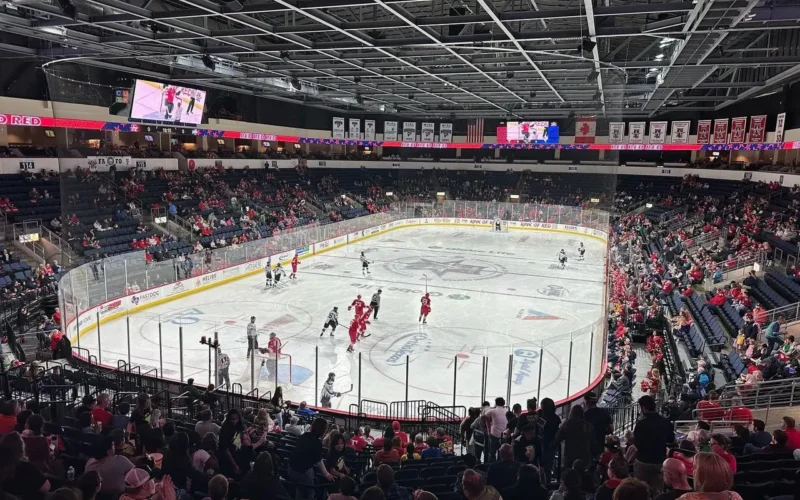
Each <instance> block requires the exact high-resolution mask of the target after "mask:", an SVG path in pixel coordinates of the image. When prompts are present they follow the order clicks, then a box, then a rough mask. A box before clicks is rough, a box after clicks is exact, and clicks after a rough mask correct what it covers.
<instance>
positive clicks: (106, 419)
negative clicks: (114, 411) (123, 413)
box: [92, 392, 113, 429]
mask: <svg viewBox="0 0 800 500" xmlns="http://www.w3.org/2000/svg"><path fill="white" fill-rule="evenodd" d="M108 403H109V398H108V393H105V392H103V393H100V394H98V395H97V405H96V406H95V407H94V408H93V409H92V420H94V421H95V422H97V423H99V424H101V425H102V426H103V429H108V428H110V426H111V419H112V417H113V415H111V412H109V411H108Z"/></svg>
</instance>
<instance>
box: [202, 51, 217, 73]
mask: <svg viewBox="0 0 800 500" xmlns="http://www.w3.org/2000/svg"><path fill="white" fill-rule="evenodd" d="M200 60H201V61H203V66H205V67H206V68H208V69H210V70H211V71H214V68H216V67H217V63H215V62H214V60H213V59H211V56H210V55H208V54H203V57H202V58H201V59H200Z"/></svg>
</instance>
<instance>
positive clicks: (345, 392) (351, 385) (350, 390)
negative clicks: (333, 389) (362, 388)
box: [339, 384, 353, 395]
mask: <svg viewBox="0 0 800 500" xmlns="http://www.w3.org/2000/svg"><path fill="white" fill-rule="evenodd" d="M350 392H353V384H350V389H349V390H347V391H344V392H340V393H339V394H340V395H342V394H348V393H350Z"/></svg>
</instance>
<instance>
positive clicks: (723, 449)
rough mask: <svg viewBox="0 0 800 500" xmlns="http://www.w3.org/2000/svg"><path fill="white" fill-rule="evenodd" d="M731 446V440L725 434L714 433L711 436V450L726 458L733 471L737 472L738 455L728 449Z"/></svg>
mask: <svg viewBox="0 0 800 500" xmlns="http://www.w3.org/2000/svg"><path fill="white" fill-rule="evenodd" d="M729 448H730V441H729V440H728V438H727V437H726V436H725V435H724V434H713V435H712V436H711V451H713V452H714V453H716V454H717V455H719V456H721V457H722V458H724V459H725V461H726V462H727V463H728V466H730V468H731V472H733V473H734V474H736V457H734V456H733V455H732V454H731V453H730V452H729V451H728V449H729Z"/></svg>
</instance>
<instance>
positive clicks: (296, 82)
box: [289, 76, 303, 91]
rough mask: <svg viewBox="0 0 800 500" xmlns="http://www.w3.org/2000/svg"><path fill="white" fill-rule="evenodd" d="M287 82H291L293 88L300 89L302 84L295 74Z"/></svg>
mask: <svg viewBox="0 0 800 500" xmlns="http://www.w3.org/2000/svg"><path fill="white" fill-rule="evenodd" d="M289 83H291V84H292V88H293V89H295V90H298V91H299V90H302V88H303V86H302V85H301V84H300V80H298V79H297V77H296V76H293V77H292V79H291V80H289Z"/></svg>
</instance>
